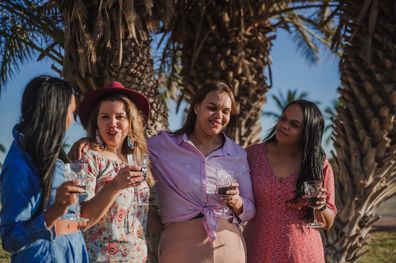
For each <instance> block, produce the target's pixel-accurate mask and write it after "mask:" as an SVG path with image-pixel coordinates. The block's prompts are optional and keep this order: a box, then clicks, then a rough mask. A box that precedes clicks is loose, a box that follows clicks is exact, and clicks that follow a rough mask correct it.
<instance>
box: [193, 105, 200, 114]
mask: <svg viewBox="0 0 396 263" xmlns="http://www.w3.org/2000/svg"><path fill="white" fill-rule="evenodd" d="M198 110H199V103H197V104H195V105H194V113H195V115H197V113H198Z"/></svg>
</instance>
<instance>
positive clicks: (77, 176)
mask: <svg viewBox="0 0 396 263" xmlns="http://www.w3.org/2000/svg"><path fill="white" fill-rule="evenodd" d="M87 170H88V164H86V163H66V164H65V179H66V180H67V181H73V180H76V181H78V187H81V188H84V189H85V186H86V184H87ZM63 219H69V220H73V221H77V222H86V221H88V219H86V218H81V217H80V204H79V203H77V204H76V205H75V214H74V215H65V216H63Z"/></svg>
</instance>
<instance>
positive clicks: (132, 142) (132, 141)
mask: <svg viewBox="0 0 396 263" xmlns="http://www.w3.org/2000/svg"><path fill="white" fill-rule="evenodd" d="M127 145H128V147H129V148H130V149H131V150H135V148H136V146H137V142H136V138H133V137H132V136H130V135H128V137H127Z"/></svg>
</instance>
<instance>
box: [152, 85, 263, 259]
mask: <svg viewBox="0 0 396 263" xmlns="http://www.w3.org/2000/svg"><path fill="white" fill-rule="evenodd" d="M235 117H236V104H235V99H234V96H233V94H232V92H231V90H230V88H229V87H228V86H227V85H226V84H224V83H222V82H215V83H210V84H207V85H205V86H203V87H202V88H201V89H200V90H199V91H198V92H197V94H196V95H195V97H194V98H193V100H192V102H191V107H190V109H189V112H188V114H187V118H186V121H185V123H184V125H183V127H182V128H181V129H179V130H177V131H176V132H174V133H170V132H161V133H159V134H158V135H157V136H155V137H152V138H150V139H149V141H148V146H149V151H150V157H151V165H152V167H151V168H152V173H153V175H154V178H155V180H156V189H157V196H158V200H159V205H160V214H161V221H162V223H163V224H164V229H163V233H162V236H161V240H160V248H159V262H160V263H167V262H172V263H177V262H191V263H194V262H200V263H202V262H208V263H209V262H227V263H232V262H235V263H241V262H246V251H245V242H244V240H243V237H242V234H241V232H240V228H239V224H240V223H242V222H246V221H247V220H250V219H251V218H253V217H254V214H255V207H254V198H253V193H252V185H251V179H250V173H249V166H248V163H247V159H246V152H245V151H244V150H243V149H242V148H241V147H240V146H238V145H237V144H235V143H234V142H233V141H232V140H231V139H229V138H228V137H227V135H226V134H227V133H228V132H232V130H233V128H234V127H235ZM224 174H227V176H229V175H234V176H235V180H234V182H233V183H232V187H231V189H230V190H228V191H227V196H226V197H223V198H222V197H220V196H219V195H218V194H217V192H216V191H217V190H216V185H217V184H218V181H219V176H223V175H224Z"/></svg>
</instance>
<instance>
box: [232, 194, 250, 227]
mask: <svg viewBox="0 0 396 263" xmlns="http://www.w3.org/2000/svg"><path fill="white" fill-rule="evenodd" d="M241 198H242V202H243V211H242V213H241V214H240V215H239V216H236V218H238V219H239V220H238V223H243V222H246V221H248V220H250V219H252V218H253V216H254V213H255V212H254V211H255V208H254V205H253V203H252V202H251V201H250V200H249V199H246V198H243V197H241Z"/></svg>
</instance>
